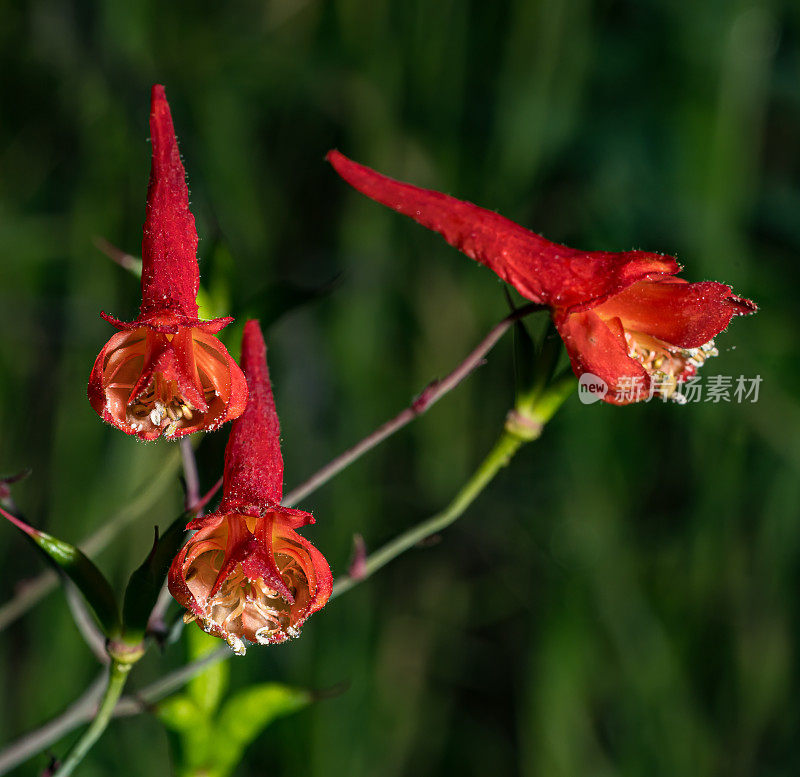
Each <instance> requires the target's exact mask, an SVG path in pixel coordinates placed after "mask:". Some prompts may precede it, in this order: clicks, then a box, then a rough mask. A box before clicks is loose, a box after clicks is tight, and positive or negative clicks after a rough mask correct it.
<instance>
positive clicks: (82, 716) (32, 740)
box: [0, 670, 106, 775]
mask: <svg viewBox="0 0 800 777" xmlns="http://www.w3.org/2000/svg"><path fill="white" fill-rule="evenodd" d="M105 686H106V670H103V672H102V673H101V674H100V675H99V676H98V677H97V679H96V680H94V682H93V683H92V684H91V685H90V686H89V687H88V688H87V689H86V690H85V691H84V692H83V694H81V696H80V697H78V699H76V700H75V701H74V702H73V703H72V704H71V705H70V706H69V707H67V709H65V710H64V712H62V713H61V714H60V715H58V716H57V717H55V718H53V719H52V720H51V721H49V722H48V723H45V725H44V726H42V727H41V728H38V729H36V731H31V732H30V733H29V734H25V735H24V736H22V737H20V738H19V739H18V740H17V741H16V742H13V743H12V744H10V745H9V746H8V747H6V748H5V749H4V750H3V752H2V753H0V775H2V774H6V773H7V772H9V771H10V770H11V769H13V768H14V767H15V766H19V764H21V763H24V762H25V761H27V760H28V759H29V758H32V757H33V756H34V755H36V754H37V753H40V752H42V750H44V749H45V748H47V747H49V746H50V745H52V744H53V743H54V742H57V741H58V740H59V739H61V737H63V736H64V735H65V734H68V733H69V732H70V731H73V730H74V729H76V728H77V727H78V726H80V725H81V724H82V723H86V722H87V721H89V720H91V718H92V715H93V714H94V712H95V711H96V710H97V704H98V702H99V701H100V698H101V696H102V695H103V689H104V688H105Z"/></svg>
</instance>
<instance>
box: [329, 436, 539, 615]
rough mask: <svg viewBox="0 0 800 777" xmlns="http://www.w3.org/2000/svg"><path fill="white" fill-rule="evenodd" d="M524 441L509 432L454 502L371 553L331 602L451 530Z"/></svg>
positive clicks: (344, 580) (336, 590)
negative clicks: (438, 534)
mask: <svg viewBox="0 0 800 777" xmlns="http://www.w3.org/2000/svg"><path fill="white" fill-rule="evenodd" d="M524 442H525V440H524V439H522V438H521V437H518V436H517V435H516V434H513V433H511V432H508V431H504V432H503V433H502V434H501V435H500V438H499V439H498V440H497V442H496V443H495V444H494V447H493V448H492V449H491V450H490V451H489V454H488V456H486V458H485V459H484V460H483V462H482V463H481V465H480V466H479V467H478V469H477V470H476V472H475V474H474V475H473V476H472V477H471V478H470V479H469V480H468V481H467V483H466V484H465V485H464V487H463V488H462V489H461V490H460V491H459V492H458V493H457V494H456V496H455V498H454V499H453V501H452V502H450V504H449V505H448V506H447V507H446V508H445V509H444V510H442V512H440V513H437V514H436V515H434V516H432V517H431V518H428V520H427V521H423V522H422V523H419V524H417V525H416V526H413V527H412V528H411V529H409V530H408V531H406V532H403V534H401V535H399V536H398V537H395V538H394V539H393V540H392V541H391V542H387V543H386V545H384V546H383V547H382V548H380V549H379V550H376V551H375V552H374V553H371V554H370V555H369V556H368V557H367V560H366V564H365V568H364V571H363V573H362V574H359V575H358V576H357V577H344V578H340V579H339V580H337V581H336V585H335V587H334V589H333V594H332V595H331V599H333V598H334V597H335V596H340V595H341V594H343V593H344V592H345V591H347V590H349V589H350V588H352V587H353V586H354V585H356V584H357V583H358V582H360V581H361V580H365V579H366V578H368V577H371V576H372V575H374V574H375V573H376V572H377V571H378V570H379V569H381V567H384V566H386V564H388V563H389V562H390V561H392V559H395V558H397V556H399V555H400V554H401V553H404V552H405V551H406V550H408V549H409V548H411V547H413V546H414V545H416V544H417V543H419V542H422V540H425V539H427V538H428V537H430V536H431V535H433V534H436V533H438V532H440V531H442V529H445V528H446V527H448V526H449V525H450V524H451V523H453V522H454V521H455V520H456V519H457V518H459V517H460V516H461V514H462V513H463V512H464V511H465V510H466V509H467V508H468V507H469V506H470V505H471V504H472V503H473V502H474V501H475V498H476V497H477V496H478V494H480V493H481V491H483V489H484V488H486V486H487V485H488V484H489V483H490V482H491V480H492V478H494V476H495V475H496V474H497V472H498V471H499V470H500V469H501V468H502V467H505V466H506V464H508V462H509V461H511V458H512V456H513V455H514V454H515V453H516V452H517V451H518V450H519V449H520V447H521V446H522V444H523V443H524Z"/></svg>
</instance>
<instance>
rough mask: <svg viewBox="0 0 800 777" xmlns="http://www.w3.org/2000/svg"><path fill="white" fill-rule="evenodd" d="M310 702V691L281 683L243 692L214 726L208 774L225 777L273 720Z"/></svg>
mask: <svg viewBox="0 0 800 777" xmlns="http://www.w3.org/2000/svg"><path fill="white" fill-rule="evenodd" d="M310 702H311V694H310V693H309V692H308V691H305V690H302V689H299V688H292V687H290V686H288V685H281V684H280V683H264V684H263V685H256V686H253V687H250V688H246V689H245V690H243V691H240V692H239V693H237V694H236V695H235V696H233V697H232V698H231V699H229V700H228V701H227V702H226V703H225V706H224V707H223V708H222V710H221V712H220V714H219V716H218V718H217V720H216V722H215V724H214V726H213V734H212V736H213V744H212V746H211V748H210V752H211V755H212V761H211V762H210V763H209V764H208V766H210V767H211V768H210V770H209V774H210V775H214V777H226V775H228V774H230V773H231V772H232V771H233V769H234V768H235V767H236V765H237V764H238V763H239V761H240V760H241V758H242V754H243V753H244V750H245V748H246V747H247V746H248V745H249V744H250V743H251V742H252V741H253V740H254V739H255V738H256V737H257V736H258V735H259V734H260V733H261V732H262V731H263V730H264V729H265V728H266V727H267V726H268V725H269V724H270V723H272V722H273V721H274V720H276V719H277V718H281V717H285V716H286V715H291V714H292V713H293V712H297V711H298V710H301V709H302V708H303V707H305V706H306V705H308V704H309V703H310Z"/></svg>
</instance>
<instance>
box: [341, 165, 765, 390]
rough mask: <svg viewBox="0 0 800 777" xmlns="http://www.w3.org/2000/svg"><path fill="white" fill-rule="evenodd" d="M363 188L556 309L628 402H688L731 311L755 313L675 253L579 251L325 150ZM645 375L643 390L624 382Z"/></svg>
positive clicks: (573, 345)
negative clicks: (692, 272) (695, 274)
mask: <svg viewBox="0 0 800 777" xmlns="http://www.w3.org/2000/svg"><path fill="white" fill-rule="evenodd" d="M327 159H328V161H329V162H330V163H331V164H332V165H333V167H334V168H335V170H336V171H337V172H338V173H339V175H341V176H342V178H344V180H345V181H347V182H348V183H349V184H350V185H351V186H353V187H354V188H355V189H357V190H358V191H360V192H361V193H362V194H365V195H367V196H368V197H370V198H372V199H373V200H376V201H377V202H380V203H382V204H383V205H387V206H388V207H390V208H392V209H394V210H396V211H398V212H399V213H402V214H404V215H406V216H409V217H411V218H412V219H414V220H415V221H417V222H418V223H420V224H422V225H423V226H425V227H428V229H432V230H433V231H435V232H438V233H439V234H441V235H442V236H443V237H444V238H445V240H447V242H448V243H450V245H452V246H454V247H455V248H458V249H459V250H460V251H462V252H463V253H465V254H466V255H467V256H469V257H470V258H471V259H475V260H476V261H478V262H480V263H481V264H484V265H486V266H487V267H488V268H489V269H491V270H493V271H494V272H495V273H496V274H497V275H498V276H499V277H500V278H502V279H503V280H504V281H506V282H507V283H510V284H511V285H512V286H513V287H514V288H515V289H517V291H519V293H520V294H522V295H523V296H524V297H527V298H528V299H529V300H532V301H533V302H536V303H539V304H541V305H546V306H547V307H549V308H550V309H551V312H552V316H553V321H554V323H555V325H556V327H557V328H558V331H559V333H560V334H561V337H562V339H563V340H564V344H565V345H566V348H567V352H568V354H569V357H570V361H571V363H572V368H573V370H574V371H575V374H576V375H578V376H581V375H583V374H584V373H592V374H594V375H597V376H598V377H600V378H602V379H603V380H604V381H605V382H606V383H607V384H608V386H609V389H610V390H609V391H608V392H607V393H606V395H605V397H604V398H605V400H606V401H607V402H611V403H612V404H627V403H628V402H631V401H635V399H636V398H646V397H647V396H649V395H650V394H651V392H653V393H660V394H662V395H664V396H668V397H674V398H676V399H678V400H680V399H681V395H680V392H679V384H680V383H681V382H682V381H684V380H686V379H687V378H690V377H692V376H693V375H694V374H695V373H696V372H697V369H698V367H700V366H701V365H702V364H703V362H704V361H705V360H706V359H707V358H709V357H710V356H715V355H716V354H717V350H716V348H715V347H714V337H715V336H716V335H718V334H719V333H720V332H721V331H722V330H723V329H725V328H726V327H727V326H728V324H729V323H730V320H731V318H733V316H736V315H745V314H748V313H753V312H755V310H756V309H757V308H756V305H755V304H754V303H753V302H751V301H750V300H747V299H743V298H741V297H737V296H736V295H734V294H733V293H732V291H731V288H730V287H729V286H725V285H724V284H722V283H715V282H711V281H706V282H702V283H689V282H687V281H685V280H683V279H681V278H676V277H674V276H675V275H676V273H678V272H679V271H680V269H681V267H680V265H679V264H678V263H677V261H676V260H675V259H674V258H673V257H671V256H664V255H661V254H656V253H649V252H646V251H624V252H619V253H610V252H606V251H579V250H577V249H574V248H569V247H567V246H563V245H559V244H558V243H551V242H550V241H549V240H545V239H544V238H543V237H541V236H540V235H537V234H536V233H535V232H531V231H530V230H527V229H525V228H524V227H521V226H520V225H518V224H515V223H514V222H513V221H510V220H509V219H506V218H504V217H503V216H500V215H499V214H497V213H494V212H493V211H489V210H485V209H484V208H479V207H477V206H476V205H473V204H471V203H469V202H464V201H462V200H457V199H455V198H454V197H450V196H448V195H446V194H442V193H441V192H436V191H431V190H429V189H421V188H419V187H416V186H412V185H411V184H407V183H402V182H400V181H395V180H393V179H391V178H388V177H386V176H384V175H381V174H380V173H377V172H376V171H374V170H371V169H370V168H368V167H365V166H364V165H360V164H358V163H356V162H353V161H352V160H350V159H348V158H347V157H345V156H344V155H343V154H341V153H339V152H338V151H331V152H329V153H328V156H327ZM631 381H638V385H639V386H640V387H641V389H642V391H641V392H640V393H639V394H628V395H627V396H626V394H625V392H624V391H621V390H620V389H621V388H622V387H623V386H624V385H625V384H626V383H628V384H630V382H631Z"/></svg>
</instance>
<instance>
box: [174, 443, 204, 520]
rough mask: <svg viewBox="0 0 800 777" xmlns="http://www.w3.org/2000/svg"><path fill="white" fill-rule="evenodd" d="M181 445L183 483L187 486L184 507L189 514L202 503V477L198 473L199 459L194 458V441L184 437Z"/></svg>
mask: <svg viewBox="0 0 800 777" xmlns="http://www.w3.org/2000/svg"><path fill="white" fill-rule="evenodd" d="M179 445H180V446H181V462H182V463H183V481H184V483H185V485H186V497H185V501H184V506H185V508H186V511H187V512H193V511H194V510H195V509H196V505H197V503H198V502H199V501H200V476H199V475H198V473H197V459H196V458H195V456H194V448H193V447H192V441H191V440H190V439H189V438H188V437H182V438H181V441H180V443H179Z"/></svg>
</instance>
